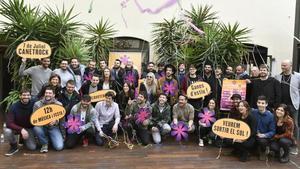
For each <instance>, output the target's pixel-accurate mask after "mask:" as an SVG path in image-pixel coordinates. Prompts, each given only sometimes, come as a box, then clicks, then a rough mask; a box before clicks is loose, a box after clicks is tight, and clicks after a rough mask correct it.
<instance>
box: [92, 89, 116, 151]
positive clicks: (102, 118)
mask: <svg viewBox="0 0 300 169" xmlns="http://www.w3.org/2000/svg"><path fill="white" fill-rule="evenodd" d="M113 97H114V93H113V92H107V93H106V94H105V101H101V102H98V103H97V104H96V107H95V109H96V111H97V115H96V120H95V126H96V128H97V131H98V132H99V133H98V134H96V140H98V141H99V145H100V146H101V145H104V141H103V134H105V135H108V136H112V134H113V133H114V134H117V131H118V126H119V123H120V119H121V116H120V110H119V105H118V104H117V103H115V102H114V101H113Z"/></svg>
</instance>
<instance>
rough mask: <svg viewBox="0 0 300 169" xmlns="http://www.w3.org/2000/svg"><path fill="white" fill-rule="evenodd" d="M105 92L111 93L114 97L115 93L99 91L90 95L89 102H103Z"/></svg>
mask: <svg viewBox="0 0 300 169" xmlns="http://www.w3.org/2000/svg"><path fill="white" fill-rule="evenodd" d="M107 92H113V93H114V94H115V95H116V92H115V91H114V90H99V91H96V92H93V93H90V96H91V98H92V100H91V102H92V103H94V102H99V101H103V100H105V94H106V93H107Z"/></svg>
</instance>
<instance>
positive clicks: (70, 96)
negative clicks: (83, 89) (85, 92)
mask: <svg viewBox="0 0 300 169" xmlns="http://www.w3.org/2000/svg"><path fill="white" fill-rule="evenodd" d="M58 101H59V102H61V103H62V104H63V106H64V108H65V109H66V115H65V118H66V117H67V116H68V115H69V114H70V111H71V109H72V107H73V106H74V105H75V104H77V103H78V102H79V101H80V96H79V94H78V93H77V92H76V91H75V81H74V80H69V81H68V82H67V84H66V87H64V88H63V89H62V93H61V95H60V96H59V98H58Z"/></svg>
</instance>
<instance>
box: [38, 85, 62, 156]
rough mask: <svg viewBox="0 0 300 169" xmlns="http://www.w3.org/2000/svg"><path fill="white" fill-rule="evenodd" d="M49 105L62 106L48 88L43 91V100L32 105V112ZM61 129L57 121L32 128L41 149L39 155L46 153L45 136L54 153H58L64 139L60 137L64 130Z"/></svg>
mask: <svg viewBox="0 0 300 169" xmlns="http://www.w3.org/2000/svg"><path fill="white" fill-rule="evenodd" d="M49 104H57V105H61V106H62V104H61V103H60V102H59V101H57V100H56V99H55V94H54V90H53V89H52V88H50V87H47V88H46V89H45V93H44V98H43V99H42V100H39V101H37V102H35V103H34V106H33V112H35V111H36V110H37V109H39V108H40V107H43V106H45V105H49ZM61 127H62V125H60V122H59V121H58V120H55V121H52V122H50V123H49V124H47V125H45V126H35V127H34V128H33V130H34V132H35V134H36V136H37V138H38V140H39V142H40V144H42V148H41V150H40V152H41V153H47V152H48V142H49V141H48V138H47V134H48V135H49V137H50V139H51V143H52V146H53V148H54V149H55V150H56V151H60V150H62V149H63V148H64V139H63V136H62V132H64V131H65V130H64V129H62V128H61Z"/></svg>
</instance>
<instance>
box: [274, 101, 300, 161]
mask: <svg viewBox="0 0 300 169" xmlns="http://www.w3.org/2000/svg"><path fill="white" fill-rule="evenodd" d="M275 115H276V116H275V118H276V133H275V135H274V137H273V139H272V141H271V146H270V148H271V150H273V151H275V152H276V154H277V155H278V156H279V161H280V162H281V163H287V162H288V161H289V149H290V147H291V146H292V145H293V143H294V142H295V140H294V138H293V132H294V122H293V119H292V118H291V117H290V116H289V114H288V107H287V105H285V104H280V105H279V106H278V107H277V109H276V110H275Z"/></svg>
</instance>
